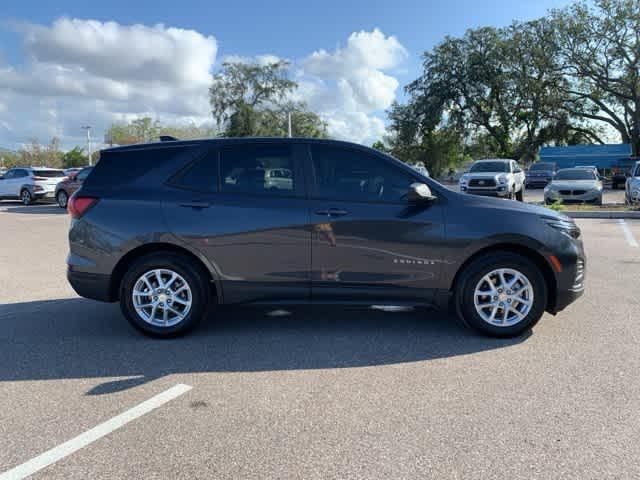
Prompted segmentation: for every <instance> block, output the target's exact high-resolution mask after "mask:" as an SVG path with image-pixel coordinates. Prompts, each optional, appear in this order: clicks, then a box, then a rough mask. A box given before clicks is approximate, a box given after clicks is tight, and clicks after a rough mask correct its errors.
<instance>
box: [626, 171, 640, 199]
mask: <svg viewBox="0 0 640 480" xmlns="http://www.w3.org/2000/svg"><path fill="white" fill-rule="evenodd" d="M624 199H625V203H626V204H627V205H638V204H639V203H640V161H636V163H635V165H634V167H633V170H632V171H631V175H629V177H628V178H627V180H626V182H625V184H624Z"/></svg>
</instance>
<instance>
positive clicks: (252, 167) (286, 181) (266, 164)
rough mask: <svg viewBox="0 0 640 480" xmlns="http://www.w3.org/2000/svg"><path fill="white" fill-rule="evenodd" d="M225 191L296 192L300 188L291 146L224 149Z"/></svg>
mask: <svg viewBox="0 0 640 480" xmlns="http://www.w3.org/2000/svg"><path fill="white" fill-rule="evenodd" d="M220 180H221V181H220V184H221V191H222V192H229V193H248V194H255V195H293V194H294V192H295V191H296V188H297V185H296V178H295V175H294V157H293V149H292V147H291V145H265V144H256V145H238V146H232V147H226V148H223V149H222V150H221V152H220Z"/></svg>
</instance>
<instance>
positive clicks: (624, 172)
mask: <svg viewBox="0 0 640 480" xmlns="http://www.w3.org/2000/svg"><path fill="white" fill-rule="evenodd" d="M637 160H638V159H637V158H623V159H620V160H618V161H617V162H616V164H615V165H614V166H613V168H612V169H611V188H613V189H614V190H615V189H616V188H618V186H619V185H625V184H626V181H627V177H628V176H630V175H631V172H632V170H633V169H634V167H635V165H636V162H637Z"/></svg>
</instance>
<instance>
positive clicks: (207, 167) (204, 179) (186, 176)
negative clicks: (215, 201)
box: [170, 150, 218, 192]
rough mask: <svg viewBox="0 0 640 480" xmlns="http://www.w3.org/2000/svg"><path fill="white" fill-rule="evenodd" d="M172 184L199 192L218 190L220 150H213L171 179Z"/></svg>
mask: <svg viewBox="0 0 640 480" xmlns="http://www.w3.org/2000/svg"><path fill="white" fill-rule="evenodd" d="M170 183H171V185H174V186H176V187H179V188H186V189H188V190H197V191H199V192H215V191H217V190H218V152H217V150H212V151H210V152H208V153H207V154H206V155H204V156H202V157H200V158H199V159H197V160H196V161H195V162H193V163H192V164H191V165H189V166H188V167H187V168H185V169H184V170H182V171H181V172H179V173H178V174H177V175H176V176H175V177H174V178H172V179H171V182H170Z"/></svg>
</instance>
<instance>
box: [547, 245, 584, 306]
mask: <svg viewBox="0 0 640 480" xmlns="http://www.w3.org/2000/svg"><path fill="white" fill-rule="evenodd" d="M551 255H553V256H554V257H556V258H557V259H558V261H559V262H560V266H561V271H559V272H558V271H557V269H555V268H554V271H555V283H556V289H555V292H554V293H555V294H551V296H550V301H549V305H548V309H547V310H548V311H549V312H550V313H552V314H556V313H558V312H560V311H561V310H564V309H565V308H566V307H567V306H568V305H570V304H571V303H573V302H575V301H576V300H577V299H578V298H580V297H581V296H582V295H583V294H584V289H585V280H586V275H587V259H586V257H585V254H584V247H583V244H582V241H581V240H569V239H566V241H565V242H563V245H562V247H561V249H560V250H559V251H556V252H553V253H550V254H549V255H547V256H551Z"/></svg>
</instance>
